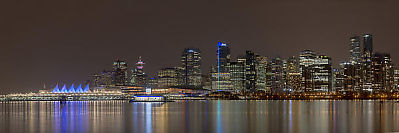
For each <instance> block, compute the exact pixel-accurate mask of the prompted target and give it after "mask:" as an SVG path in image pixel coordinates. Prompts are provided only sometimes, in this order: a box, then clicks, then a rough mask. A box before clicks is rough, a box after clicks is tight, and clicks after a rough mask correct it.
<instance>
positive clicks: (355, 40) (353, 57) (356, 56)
mask: <svg viewBox="0 0 399 133" xmlns="http://www.w3.org/2000/svg"><path fill="white" fill-rule="evenodd" d="M361 61H362V58H361V54H360V37H359V36H354V37H351V38H350V59H349V62H350V63H352V64H359V63H361Z"/></svg>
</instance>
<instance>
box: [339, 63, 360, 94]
mask: <svg viewBox="0 0 399 133" xmlns="http://www.w3.org/2000/svg"><path fill="white" fill-rule="evenodd" d="M340 65H341V66H343V68H344V70H343V71H344V90H343V91H345V92H355V91H356V92H358V91H361V90H362V89H363V87H362V85H363V83H362V82H363V79H364V78H363V77H362V76H363V74H364V73H363V65H362V64H352V63H349V62H343V63H341V64H340Z"/></svg>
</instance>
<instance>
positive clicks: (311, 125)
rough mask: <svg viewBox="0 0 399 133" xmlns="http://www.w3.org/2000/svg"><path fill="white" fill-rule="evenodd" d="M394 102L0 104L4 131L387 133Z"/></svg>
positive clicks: (396, 126)
mask: <svg viewBox="0 0 399 133" xmlns="http://www.w3.org/2000/svg"><path fill="white" fill-rule="evenodd" d="M398 114H399V103H396V102H394V101H386V102H384V103H380V102H379V101H182V102H173V103H129V102H127V101H76V102H65V103H60V102H0V133H7V132H56V133H57V132H96V133H97V132H105V133H109V132H111V133H119V132H136V133H149V132H170V133H175V132H206V133H212V132H217V133H220V132H225V133H231V132H238V133H245V132H262V133H263V132H271V133H276V132H302V133H308V132H314V133H319V132H337V133H341V132H362V133H364V132H391V131H399V116H398Z"/></svg>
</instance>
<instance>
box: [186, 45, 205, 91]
mask: <svg viewBox="0 0 399 133" xmlns="http://www.w3.org/2000/svg"><path fill="white" fill-rule="evenodd" d="M181 63H182V68H183V72H182V73H183V83H184V85H185V86H192V87H199V86H201V51H200V50H199V49H197V48H186V49H184V51H183V53H182V56H181Z"/></svg>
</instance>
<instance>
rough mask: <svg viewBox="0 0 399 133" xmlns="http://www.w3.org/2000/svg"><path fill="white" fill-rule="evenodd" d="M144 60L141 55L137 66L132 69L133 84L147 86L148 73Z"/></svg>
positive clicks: (131, 81)
mask: <svg viewBox="0 0 399 133" xmlns="http://www.w3.org/2000/svg"><path fill="white" fill-rule="evenodd" d="M144 64H145V63H144V62H143V60H142V59H141V56H140V57H139V61H137V63H136V68H135V69H134V70H133V71H132V77H131V80H130V83H131V85H133V86H145V85H146V77H147V75H146V74H145V72H144Z"/></svg>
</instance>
